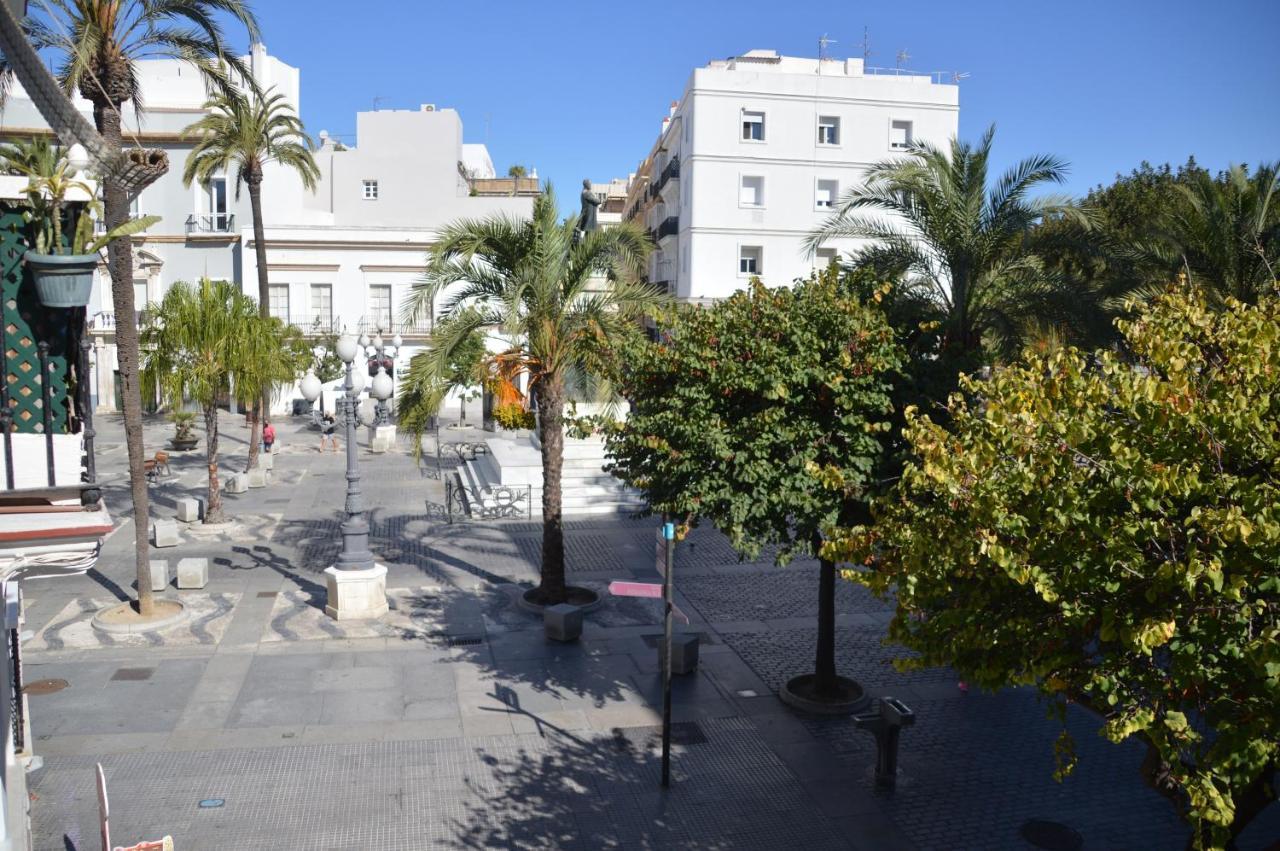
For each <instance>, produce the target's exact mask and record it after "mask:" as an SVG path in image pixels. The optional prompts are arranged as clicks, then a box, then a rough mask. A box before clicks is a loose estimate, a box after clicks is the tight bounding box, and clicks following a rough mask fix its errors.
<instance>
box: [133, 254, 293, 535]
mask: <svg viewBox="0 0 1280 851" xmlns="http://www.w3.org/2000/svg"><path fill="white" fill-rule="evenodd" d="M266 325H267V322H266V321H264V320H263V319H262V318H261V317H260V316H259V315H258V308H257V305H256V304H255V303H254V301H253V299H251V298H249V297H248V296H247V295H245V294H244V293H242V292H240V291H239V290H238V289H237V288H236V287H235V286H233V285H232V284H229V283H227V282H226V281H216V282H215V281H210V280H209V279H207V278H206V279H204V280H202V281H201V282H200V283H199V284H197V285H194V286H192V285H191V284H188V283H186V282H185V281H178V282H177V283H175V284H174V285H173V286H172V287H170V288H169V291H168V292H167V293H165V296H164V299H163V300H161V302H160V304H159V305H158V306H157V308H156V312H155V321H154V322H153V323H151V324H149V325H148V326H147V327H146V329H145V330H144V331H143V343H144V345H145V346H146V355H145V361H144V363H143V370H142V379H143V386H144V387H145V389H146V391H147V392H148V394H151V395H153V396H154V395H155V394H156V393H157V392H158V393H159V394H160V395H161V396H162V397H163V398H164V399H165V401H166V402H167V403H168V404H169V405H170V406H172V407H174V408H178V407H180V406H181V405H182V403H183V402H184V401H185V400H188V399H191V400H194V401H195V402H196V403H197V404H199V405H200V408H201V410H203V412H204V424H205V451H206V453H207V456H208V472H209V499H208V504H207V506H206V508H205V518H204V522H206V523H221V522H222V520H223V513H222V496H221V492H220V489H219V483H218V399H219V398H220V397H222V396H224V395H227V394H229V393H230V392H231V387H232V382H233V381H234V383H235V384H236V385H237V386H238V387H240V386H242V387H244V388H246V389H248V390H249V391H255V392H256V391H260V389H261V388H260V387H258V386H253V381H254V375H255V374H261V373H262V372H263V371H265V368H264V366H263V364H262V363H261V361H260V360H259V359H260V358H262V357H263V356H264V355H265V356H266V357H267V358H268V359H269V360H275V359H277V358H279V356H280V353H279V352H278V351H264V350H265V349H267V348H268V347H267V343H266V342H264V340H263V338H264V337H267V336H268V333H264V332H269V330H270V329H269V328H267V327H264V326H266ZM239 392H241V393H243V392H244V391H243V390H241V391H239Z"/></svg>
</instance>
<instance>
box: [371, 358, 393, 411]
mask: <svg viewBox="0 0 1280 851" xmlns="http://www.w3.org/2000/svg"><path fill="white" fill-rule="evenodd" d="M395 389H396V385H395V382H394V381H392V380H391V376H389V375H387V368H386V367H385V366H380V367H378V374H377V375H375V376H374V377H373V384H372V386H370V388H369V394H370V395H371V396H373V398H375V399H378V400H380V401H383V402H385V401H386V400H388V399H390V398H391V394H392V393H394V392H395Z"/></svg>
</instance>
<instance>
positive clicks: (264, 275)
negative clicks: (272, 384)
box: [244, 165, 271, 470]
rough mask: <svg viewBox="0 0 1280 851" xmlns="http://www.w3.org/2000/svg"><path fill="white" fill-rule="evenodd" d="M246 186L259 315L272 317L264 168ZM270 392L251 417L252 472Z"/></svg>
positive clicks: (253, 169)
mask: <svg viewBox="0 0 1280 851" xmlns="http://www.w3.org/2000/svg"><path fill="white" fill-rule="evenodd" d="M244 182H245V184H246V185H247V186H248V187H249V206H250V208H251V209H252V211H253V253H254V256H255V257H256V258H257V263H258V315H259V316H261V317H262V318H263V319H268V318H270V316H271V282H270V276H269V275H268V270H267V237H266V228H265V227H264V225H263V224H262V168H261V166H257V165H250V166H249V168H248V169H247V170H246V174H245V180H244ZM270 396H271V391H270V389H269V388H266V387H264V388H263V390H262V398H261V399H258V400H257V401H255V402H254V405H253V413H251V414H250V415H249V469H251V470H252V469H253V468H254V467H256V466H258V447H259V446H261V445H262V420H263V416H264V414H269V413H270V411H271V398H270Z"/></svg>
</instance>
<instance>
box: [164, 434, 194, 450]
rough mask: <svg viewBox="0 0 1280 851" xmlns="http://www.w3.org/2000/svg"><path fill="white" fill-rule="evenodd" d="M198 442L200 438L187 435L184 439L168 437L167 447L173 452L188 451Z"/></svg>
mask: <svg viewBox="0 0 1280 851" xmlns="http://www.w3.org/2000/svg"><path fill="white" fill-rule="evenodd" d="M199 443H200V438H198V437H189V438H187V439H185V440H179V439H178V438H176V437H171V438H169V448H170V449H172V450H173V451H174V452H190V451H191V450H192V449H195V448H196V446H197V445H199Z"/></svg>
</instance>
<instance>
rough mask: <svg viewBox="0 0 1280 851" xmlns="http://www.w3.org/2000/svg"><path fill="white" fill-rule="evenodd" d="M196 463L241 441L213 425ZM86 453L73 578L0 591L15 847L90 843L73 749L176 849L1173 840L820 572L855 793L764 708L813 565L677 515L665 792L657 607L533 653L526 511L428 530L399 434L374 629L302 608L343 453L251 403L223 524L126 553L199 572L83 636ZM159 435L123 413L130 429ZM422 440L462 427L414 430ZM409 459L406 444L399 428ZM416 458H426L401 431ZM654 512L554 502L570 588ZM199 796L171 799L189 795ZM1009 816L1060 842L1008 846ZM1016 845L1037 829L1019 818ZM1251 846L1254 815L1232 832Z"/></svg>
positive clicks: (599, 618)
mask: <svg viewBox="0 0 1280 851" xmlns="http://www.w3.org/2000/svg"><path fill="white" fill-rule="evenodd" d="M222 423H223V426H224V428H225V431H226V435H225V436H224V439H223V444H222V445H223V447H224V450H225V451H226V455H225V456H224V457H225V464H224V469H227V470H229V471H230V470H238V469H242V468H243V464H244V455H245V439H246V435H247V430H246V429H245V428H244V427H243V418H242V417H233V416H229V415H225V414H224V415H223V420H222ZM100 426H101V429H100V433H101V437H100V443H99V452H98V458H99V470H100V472H101V474H102V476H103V477H104V478H106V479H110V480H111V482H110V485H109V486H108V488H107V494H108V500H109V502H110V505H111V508H112V512H113V515H114V516H115V518H116V520H117V523H118V528H117V530H116V532H115V533H113V536H112V537H111V538H110V539H109V541H108V542H107V544H106V547H105V549H104V552H103V556H102V559H101V561H100V563H99V565H98V568H97V569H95V570H94V571H93V572H91V573H90V574H88V575H86V576H83V577H76V578H70V579H59V580H43V581H33V582H28V583H26V584H25V585H24V592H25V594H26V600H27V628H28V629H29V630H30V631H31V632H32V637H31V638H30V640H29V641H28V642H27V644H26V645H25V648H24V653H25V656H24V662H25V679H26V681H27V682H28V683H32V682H35V681H40V680H62V681H65V687H63V688H61V689H60V690H53V691H50V692H49V693H46V694H36V695H32V696H31V697H30V711H31V715H32V726H33V729H34V735H35V737H36V742H35V750H36V752H37V753H38V754H40V755H41V756H42V757H43V759H44V766H43V768H41V769H39V770H38V771H36V772H34V773H33V774H32V775H31V777H30V781H31V789H32V794H33V796H34V802H33V814H34V830H35V846H36V848H38V849H49V851H53V849H58V851H72V849H79V851H88V850H89V849H97V848H99V847H100V845H99V839H98V828H97V802H96V798H95V791H94V782H93V766H94V764H95V763H98V762H101V763H102V765H103V766H104V769H105V772H106V776H107V781H108V786H109V790H110V797H111V806H112V825H113V839H114V840H115V841H116V842H117V843H120V844H129V843H132V842H136V841H139V840H141V839H156V838H159V837H160V836H163V835H164V834H171V835H173V837H174V839H175V841H176V847H177V848H178V849H179V851H193V849H218V848H237V849H250V848H263V849H267V848H270V849H286V848H287V849H384V848H385V849H392V848H398V849H427V848H450V849H455V848H456V849H471V848H568V849H584V850H585V849H646V848H680V849H685V848H694V849H790V848H797V849H801V848H802V849H860V851H870V850H871V849H876V851H879V849H985V848H990V849H1028V848H1036V847H1045V848H1050V847H1053V848H1057V847H1061V848H1068V847H1077V848H1084V849H1123V848H1135V849H1144V851H1145V849H1165V848H1169V849H1176V848H1181V847H1182V845H1183V843H1184V842H1185V838H1186V831H1185V830H1184V829H1183V827H1182V826H1181V824H1180V822H1179V821H1178V820H1177V818H1176V817H1175V815H1174V813H1173V810H1172V808H1171V807H1170V806H1169V805H1168V804H1167V803H1166V802H1165V800H1164V799H1163V798H1161V797H1160V796H1159V795H1157V794H1156V793H1155V792H1153V791H1151V790H1149V789H1147V788H1146V787H1145V786H1144V785H1143V784H1142V783H1141V781H1140V779H1139V776H1138V773H1137V767H1138V764H1139V762H1140V760H1141V757H1142V750H1141V748H1140V747H1139V746H1138V745H1136V744H1133V743H1130V744H1128V745H1126V746H1114V745H1111V744H1109V743H1107V742H1105V741H1104V740H1102V739H1101V738H1100V737H1098V735H1097V727H1098V724H1097V722H1096V720H1094V719H1093V718H1091V717H1090V716H1088V715H1087V714H1086V713H1084V712H1083V711H1078V712H1073V713H1071V714H1070V716H1069V718H1068V724H1069V726H1070V728H1071V731H1072V733H1073V734H1074V736H1075V742H1076V748H1077V752H1078V754H1079V757H1080V765H1079V767H1078V769H1077V772H1076V773H1075V775H1074V776H1072V777H1071V778H1069V779H1068V780H1067V781H1066V782H1064V783H1061V784H1059V783H1056V782H1054V780H1053V779H1052V777H1051V774H1052V770H1053V747H1052V745H1053V740H1054V738H1055V737H1056V736H1057V733H1058V730H1059V725H1058V723H1057V722H1055V721H1053V720H1051V719H1049V718H1048V717H1047V716H1046V713H1045V710H1044V707H1043V706H1042V705H1040V704H1039V703H1038V702H1037V700H1036V699H1035V697H1034V695H1032V694H1030V693H1028V692H1020V691H1008V692H1003V693H1000V694H995V695H991V694H982V693H978V692H976V691H971V692H970V691H965V690H963V689H962V688H960V687H959V684H958V683H957V677H956V676H955V674H954V673H952V672H950V671H948V670H945V669H934V670H926V671H915V672H911V673H899V672H897V671H895V670H894V668H893V667H892V665H891V659H892V658H893V656H894V655H895V649H894V648H891V647H886V646H885V645H884V644H883V643H882V638H883V636H884V633H885V624H886V623H887V621H888V619H889V617H890V614H891V606H890V605H888V604H886V603H885V602H883V601H881V600H877V599H876V598H874V597H873V596H871V595H870V594H869V593H868V592H866V591H865V590H864V589H862V588H860V587H857V586H854V585H851V584H848V583H841V584H840V586H839V589H838V592H837V596H836V607H837V615H838V629H837V635H836V640H837V645H838V647H837V650H838V661H839V665H840V669H841V672H842V673H843V674H845V675H847V676H852V677H855V678H856V679H858V680H859V681H860V682H862V683H863V684H864V686H865V687H866V688H867V689H868V690H869V691H870V692H871V693H872V694H874V695H877V696H881V695H892V696H894V697H897V698H899V699H901V700H902V701H904V702H905V703H906V704H908V705H909V706H910V707H911V708H912V709H913V710H915V712H916V715H917V718H918V720H917V723H916V725H915V726H914V727H911V728H909V729H907V730H906V731H904V733H903V735H902V751H901V774H900V778H901V779H900V781H899V786H898V790H897V793H896V795H894V796H893V797H891V798H885V797H878V796H876V795H874V794H873V793H872V788H871V787H872V771H873V765H874V761H875V753H874V746H873V740H872V739H871V737H870V736H869V735H868V734H867V733H865V732H861V731H858V730H855V729H853V727H852V725H851V722H850V721H849V720H848V719H824V718H814V717H808V716H803V715H799V714H796V713H794V712H792V711H790V710H789V709H787V708H786V707H785V706H784V705H783V704H782V703H781V702H780V701H779V700H778V698H777V697H776V690H777V688H778V686H779V685H780V684H781V683H782V682H784V681H785V680H786V679H787V678H789V677H791V676H793V675H795V674H799V673H803V672H805V671H808V670H810V669H811V667H812V661H813V652H814V640H815V635H816V628H815V626H816V625H815V611H816V600H817V565H816V563H813V562H804V561H801V562H797V563H794V564H791V565H789V566H787V567H784V568H778V567H774V566H773V565H772V563H771V561H770V560H769V558H768V556H765V557H762V558H761V559H760V560H757V561H755V562H751V563H739V562H738V560H737V558H736V556H735V555H734V554H733V553H732V551H731V550H730V549H729V548H728V547H727V545H726V544H725V542H724V540H723V538H722V537H721V536H719V535H718V533H716V532H714V530H710V529H699V530H697V531H695V533H694V534H693V535H692V536H691V538H690V541H689V542H687V543H685V544H682V545H681V546H680V547H679V548H678V557H677V562H676V565H677V574H676V585H677V589H678V593H677V603H678V605H679V607H680V608H681V609H682V610H683V611H684V612H686V613H687V614H688V615H689V617H690V620H691V624H690V627H689V628H690V629H692V630H695V631H697V632H699V633H701V635H702V639H703V640H702V646H701V664H700V665H699V668H698V671H697V672H696V673H695V674H692V675H688V676H685V677H679V678H677V680H676V683H675V690H674V706H675V709H674V715H675V720H676V722H677V724H676V729H675V733H676V736H675V741H676V742H677V745H676V748H675V751H674V754H675V755H674V762H673V765H674V769H673V784H672V788H671V789H670V790H669V791H664V790H662V789H661V788H660V786H659V783H658V780H659V754H658V750H657V742H658V733H659V730H660V723H661V687H660V681H659V670H658V662H657V650H656V639H657V638H658V636H659V635H660V632H661V608H660V603H659V601H655V600H640V599H620V598H613V597H606V601H605V605H604V606H602V607H601V608H600V609H599V610H597V611H595V612H592V613H590V614H588V615H587V616H586V627H585V630H584V634H583V638H582V640H581V641H579V642H577V643H575V644H572V645H558V644H553V643H549V642H548V641H547V640H546V639H545V638H544V637H543V635H542V625H541V621H540V620H539V619H538V618H536V617H534V616H533V615H530V614H527V613H525V612H524V611H523V610H521V609H520V608H519V607H518V606H517V605H516V603H515V601H516V598H517V596H518V595H519V592H520V591H521V590H522V589H523V588H526V587H529V586H530V585H531V584H532V583H534V582H535V581H536V578H537V565H538V559H539V547H540V544H539V541H540V529H539V524H538V523H537V522H535V521H532V520H529V519H523V520H522V519H511V520H501V521H488V522H454V523H449V522H448V521H447V519H446V518H445V517H444V509H443V505H442V503H443V501H444V485H443V483H442V481H441V479H440V477H439V473H438V471H437V469H436V466H435V464H434V463H433V462H431V463H429V462H426V461H424V462H423V463H421V464H420V463H418V462H416V461H415V459H414V457H413V454H412V452H411V451H410V450H409V448H408V446H407V445H405V444H402V445H400V446H399V447H397V448H396V450H395V451H393V452H391V453H388V454H378V455H375V454H371V453H369V452H368V451H367V450H365V449H362V453H361V465H362V472H363V474H364V476H363V481H362V486H363V489H364V492H365V495H366V499H367V502H368V504H369V505H370V506H372V507H373V511H372V514H371V526H372V529H371V532H372V534H371V542H372V546H373V549H374V552H375V553H376V554H377V556H378V558H379V560H380V561H381V562H383V563H385V564H386V565H387V567H388V596H389V603H390V606H391V611H390V613H389V614H388V615H387V617H386V618H385V619H383V620H382V621H379V622H377V623H339V622H336V621H333V620H331V619H329V618H327V617H325V616H324V612H323V605H324V597H325V590H324V576H323V573H322V571H323V570H324V569H325V568H326V567H328V566H329V565H330V564H331V563H332V561H333V559H334V558H335V556H336V555H337V553H338V548H339V542H338V541H339V539H338V534H337V533H338V523H339V521H340V511H341V508H342V503H343V494H344V490H345V487H346V481H345V476H344V473H345V455H344V454H343V453H339V454H336V455H335V454H332V453H324V454H321V453H318V452H317V450H316V447H317V443H318V438H317V436H316V432H314V431H312V430H310V429H309V428H307V427H306V425H305V424H304V423H303V421H302V420H294V421H289V420H285V419H283V418H282V419H281V421H280V422H278V423H277V427H278V431H279V433H280V446H279V451H278V453H277V456H276V459H275V467H276V469H275V477H274V482H273V483H272V484H271V485H270V486H268V487H266V488H262V489H254V490H250V491H249V492H248V493H245V494H240V495H227V496H226V509H227V513H228V514H229V515H230V516H232V517H234V518H235V520H236V523H235V525H234V526H233V527H231V528H230V529H229V530H226V531H220V532H218V533H214V534H211V533H208V532H203V531H201V530H198V529H190V530H184V531H183V537H184V543H183V545H182V546H181V547H180V548H178V549H165V550H153V556H154V557H156V558H169V559H170V562H171V565H172V564H175V563H176V560H177V558H179V557H187V556H205V557H208V558H209V559H210V582H209V584H208V586H207V587H206V588H204V589H201V590H199V591H177V590H176V589H174V588H172V586H171V587H170V590H169V591H168V592H166V593H167V594H168V595H169V596H173V597H179V598H181V599H183V601H184V602H186V604H187V605H188V607H189V608H190V609H191V610H192V617H191V618H190V619H189V620H187V621H186V622H185V623H183V624H181V625H179V626H177V627H174V628H173V629H171V630H168V631H166V632H164V633H162V634H158V635H145V636H141V637H129V636H119V635H107V634H104V633H100V632H98V631H95V630H94V629H93V628H92V627H91V625H90V624H89V618H90V617H91V616H92V614H93V612H95V611H97V610H98V609H99V608H101V607H102V606H104V605H106V604H108V603H110V602H113V601H114V600H117V599H126V598H127V597H129V596H131V595H132V593H133V590H132V585H133V559H132V547H133V533H134V529H133V526H132V523H133V520H132V518H131V517H130V516H129V511H128V496H127V483H126V479H125V475H124V471H125V450H124V446H123V432H122V429H121V426H120V423H119V420H118V419H116V420H111V419H107V420H106V422H102V423H100ZM171 428H172V427H171V426H170V425H168V424H167V423H165V422H164V421H162V420H159V419H157V420H156V421H155V422H154V423H152V424H151V425H149V426H148V439H147V448H148V450H149V451H150V452H154V451H155V450H156V449H159V448H162V446H163V441H164V438H165V436H166V435H167V434H168V433H169V431H170V430H171ZM442 435H443V437H442V439H444V440H463V439H468V438H471V437H476V436H478V435H473V434H470V433H468V432H464V431H458V432H450V431H449V430H447V429H446V430H444V431H442ZM427 448H428V450H430V449H431V448H432V444H431V441H430V439H428V442H427ZM428 455H429V456H431V457H434V456H433V454H432V453H431V452H430V451H429V452H428ZM172 466H173V474H174V475H173V477H172V478H170V479H169V480H167V481H163V482H161V483H158V484H156V485H153V486H152V488H151V495H152V500H153V508H152V513H153V516H157V517H164V516H173V512H174V508H175V505H176V500H177V499H179V498H181V497H184V496H188V495H192V496H200V495H202V494H203V490H204V486H205V471H204V455H203V441H202V443H201V451H199V452H197V453H191V454H188V455H185V456H182V457H176V454H175V459H174V461H173V464H172ZM655 531H656V521H654V520H652V519H648V520H635V519H631V518H624V517H619V518H608V519H599V518H595V519H591V520H589V521H588V520H583V521H571V522H569V523H568V524H567V526H566V538H567V541H566V547H567V551H568V553H567V558H568V569H569V572H570V578H571V581H573V582H574V583H575V584H580V585H586V586H588V587H592V588H596V589H599V590H603V589H604V588H605V587H606V586H607V583H608V582H609V581H610V580H613V579H636V580H641V581H656V580H657V574H656V572H655V570H654V539H655ZM202 802H203V804H204V805H203V806H202ZM1034 820H1041V821H1046V822H1054V823H1057V824H1060V825H1062V826H1064V830H1062V831H1060V835H1062V836H1064V837H1066V838H1067V839H1070V838H1072V837H1074V836H1078V837H1079V839H1080V840H1081V841H1080V842H1077V843H1075V844H1071V843H1067V844H1057V845H1054V844H1043V843H1045V842H1047V841H1048V840H1045V839H1042V840H1041V842H1042V844H1040V845H1035V844H1032V843H1031V842H1030V841H1028V838H1027V837H1028V836H1031V837H1034V836H1035V834H1034V833H1033V832H1028V829H1027V825H1028V823H1029V822H1033V821H1034ZM1045 835H1048V833H1045V834H1042V836H1045ZM1276 836H1280V813H1278V812H1277V808H1276V807H1275V806H1273V807H1272V809H1271V810H1270V811H1269V812H1268V813H1267V814H1266V815H1265V817H1264V818H1263V819H1262V820H1260V821H1259V822H1258V823H1257V824H1255V825H1254V827H1253V828H1252V829H1251V831H1250V832H1249V833H1248V834H1247V835H1246V837H1245V841H1244V843H1243V844H1242V845H1241V848H1242V849H1254V851H1258V849H1263V848H1265V847H1266V846H1267V844H1268V841H1269V840H1273V839H1274V838H1275V837H1276Z"/></svg>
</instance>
